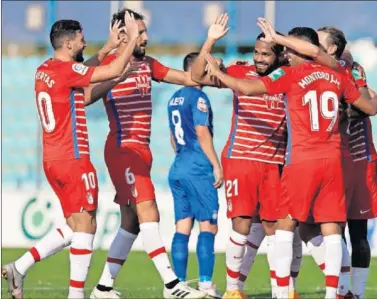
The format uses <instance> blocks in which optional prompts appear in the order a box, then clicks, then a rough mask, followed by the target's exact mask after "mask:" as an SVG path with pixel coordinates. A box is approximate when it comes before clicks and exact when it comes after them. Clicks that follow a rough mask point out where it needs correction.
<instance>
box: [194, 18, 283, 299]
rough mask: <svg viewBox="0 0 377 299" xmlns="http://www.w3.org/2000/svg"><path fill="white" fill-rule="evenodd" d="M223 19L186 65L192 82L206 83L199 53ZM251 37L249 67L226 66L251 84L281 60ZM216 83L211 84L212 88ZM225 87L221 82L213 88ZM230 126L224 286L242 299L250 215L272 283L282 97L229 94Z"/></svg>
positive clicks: (276, 49)
mask: <svg viewBox="0 0 377 299" xmlns="http://www.w3.org/2000/svg"><path fill="white" fill-rule="evenodd" d="M227 21H228V16H227V15H226V14H223V15H221V16H220V17H219V18H218V19H217V20H216V22H215V23H214V24H212V25H211V26H210V28H209V30H208V37H207V40H206V42H205V43H204V45H203V47H202V49H201V52H200V55H199V57H198V58H197V59H196V60H195V62H194V64H193V66H192V78H193V80H194V81H197V82H198V83H200V84H206V83H205V82H204V80H206V77H205V76H206V72H205V67H206V61H205V56H204V55H205V52H206V51H207V52H210V51H211V49H212V47H213V45H214V44H215V42H216V41H217V40H218V39H220V38H222V37H223V36H224V35H225V34H226V33H227V32H228V29H227V28H226V25H227ZM263 38H264V35H263V34H261V35H259V36H258V37H257V40H256V45H255V53H254V64H255V65H232V66H230V67H228V68H227V69H226V71H225V72H226V73H227V74H229V75H230V76H233V77H235V78H242V79H247V80H255V79H257V78H259V77H262V76H266V75H268V74H269V73H271V72H272V71H273V70H275V69H276V68H278V67H279V66H280V64H281V60H283V56H282V52H283V47H281V46H279V45H276V44H274V43H266V42H264V41H263V40H262V39H263ZM215 84H217V82H214V83H213V84H212V85H215ZM219 86H220V87H228V88H229V86H227V84H223V85H219ZM233 107H234V109H233V117H232V128H231V132H230V134H229V139H228V142H227V144H226V145H225V147H224V150H223V152H222V158H221V160H222V161H221V162H222V166H223V169H224V179H225V189H226V190H225V191H226V192H225V195H226V199H227V204H228V211H227V216H228V218H230V219H232V232H231V235H230V239H229V242H228V246H227V251H226V264H227V288H226V292H225V294H224V297H225V298H245V297H246V295H245V294H244V293H243V291H242V290H241V288H242V283H241V287H240V285H239V278H240V270H241V264H242V260H243V256H244V253H245V246H246V244H247V238H248V235H249V232H250V227H251V224H252V217H253V216H256V214H257V205H258V204H260V209H259V214H260V217H261V219H262V223H263V226H264V229H265V232H266V234H267V246H268V247H267V248H268V252H267V256H268V261H269V265H270V271H271V282H272V284H273V282H274V275H273V273H274V261H273V259H274V257H273V246H274V235H275V225H276V223H275V221H276V219H277V215H276V214H275V203H276V201H277V200H278V199H279V189H280V188H279V187H280V170H281V167H282V165H283V164H284V154H285V147H286V121H285V111H284V98H283V95H282V94H276V95H270V96H268V95H265V94H263V93H261V95H259V96H252V97H250V96H247V95H244V94H242V93H238V92H236V91H234V96H233Z"/></svg>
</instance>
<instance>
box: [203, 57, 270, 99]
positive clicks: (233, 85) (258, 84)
mask: <svg viewBox="0 0 377 299" xmlns="http://www.w3.org/2000/svg"><path fill="white" fill-rule="evenodd" d="M205 59H206V61H207V63H208V69H209V72H210V74H211V75H213V76H216V77H217V78H218V79H219V80H220V81H221V83H222V84H224V85H225V86H227V87H228V88H230V89H232V90H233V91H235V92H238V93H241V94H243V95H246V96H252V95H259V94H265V93H267V88H266V86H265V84H264V83H263V82H262V81H261V80H246V79H237V78H234V77H232V76H229V75H227V74H225V73H224V72H222V71H221V70H220V68H219V66H218V64H217V63H216V61H215V59H214V58H213V57H212V56H211V54H209V53H205Z"/></svg>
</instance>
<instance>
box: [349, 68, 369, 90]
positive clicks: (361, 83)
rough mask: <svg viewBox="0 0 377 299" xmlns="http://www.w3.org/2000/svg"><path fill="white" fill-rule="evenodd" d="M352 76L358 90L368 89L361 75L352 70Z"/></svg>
mask: <svg viewBox="0 0 377 299" xmlns="http://www.w3.org/2000/svg"><path fill="white" fill-rule="evenodd" d="M352 76H353V78H354V80H355V82H356V85H357V87H358V88H361V87H368V85H367V81H366V80H365V79H364V78H363V77H362V76H361V74H360V73H359V71H358V70H355V69H353V70H352Z"/></svg>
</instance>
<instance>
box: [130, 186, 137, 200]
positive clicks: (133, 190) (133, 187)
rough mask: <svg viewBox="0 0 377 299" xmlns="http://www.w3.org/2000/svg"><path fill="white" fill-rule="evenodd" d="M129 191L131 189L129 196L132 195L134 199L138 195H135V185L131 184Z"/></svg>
mask: <svg viewBox="0 0 377 299" xmlns="http://www.w3.org/2000/svg"><path fill="white" fill-rule="evenodd" d="M130 189H131V194H132V196H133V197H134V198H136V197H137V195H138V193H137V189H136V186H135V184H133V185H132V186H131V188H130Z"/></svg>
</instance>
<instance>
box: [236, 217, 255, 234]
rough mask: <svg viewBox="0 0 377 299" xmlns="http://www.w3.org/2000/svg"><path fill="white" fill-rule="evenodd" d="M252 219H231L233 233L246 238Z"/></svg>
mask: <svg viewBox="0 0 377 299" xmlns="http://www.w3.org/2000/svg"><path fill="white" fill-rule="evenodd" d="M251 223H252V218H250V217H235V218H233V219H232V228H233V230H234V231H235V232H237V233H239V234H241V235H244V236H248V235H249V233H250V227H251Z"/></svg>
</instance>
